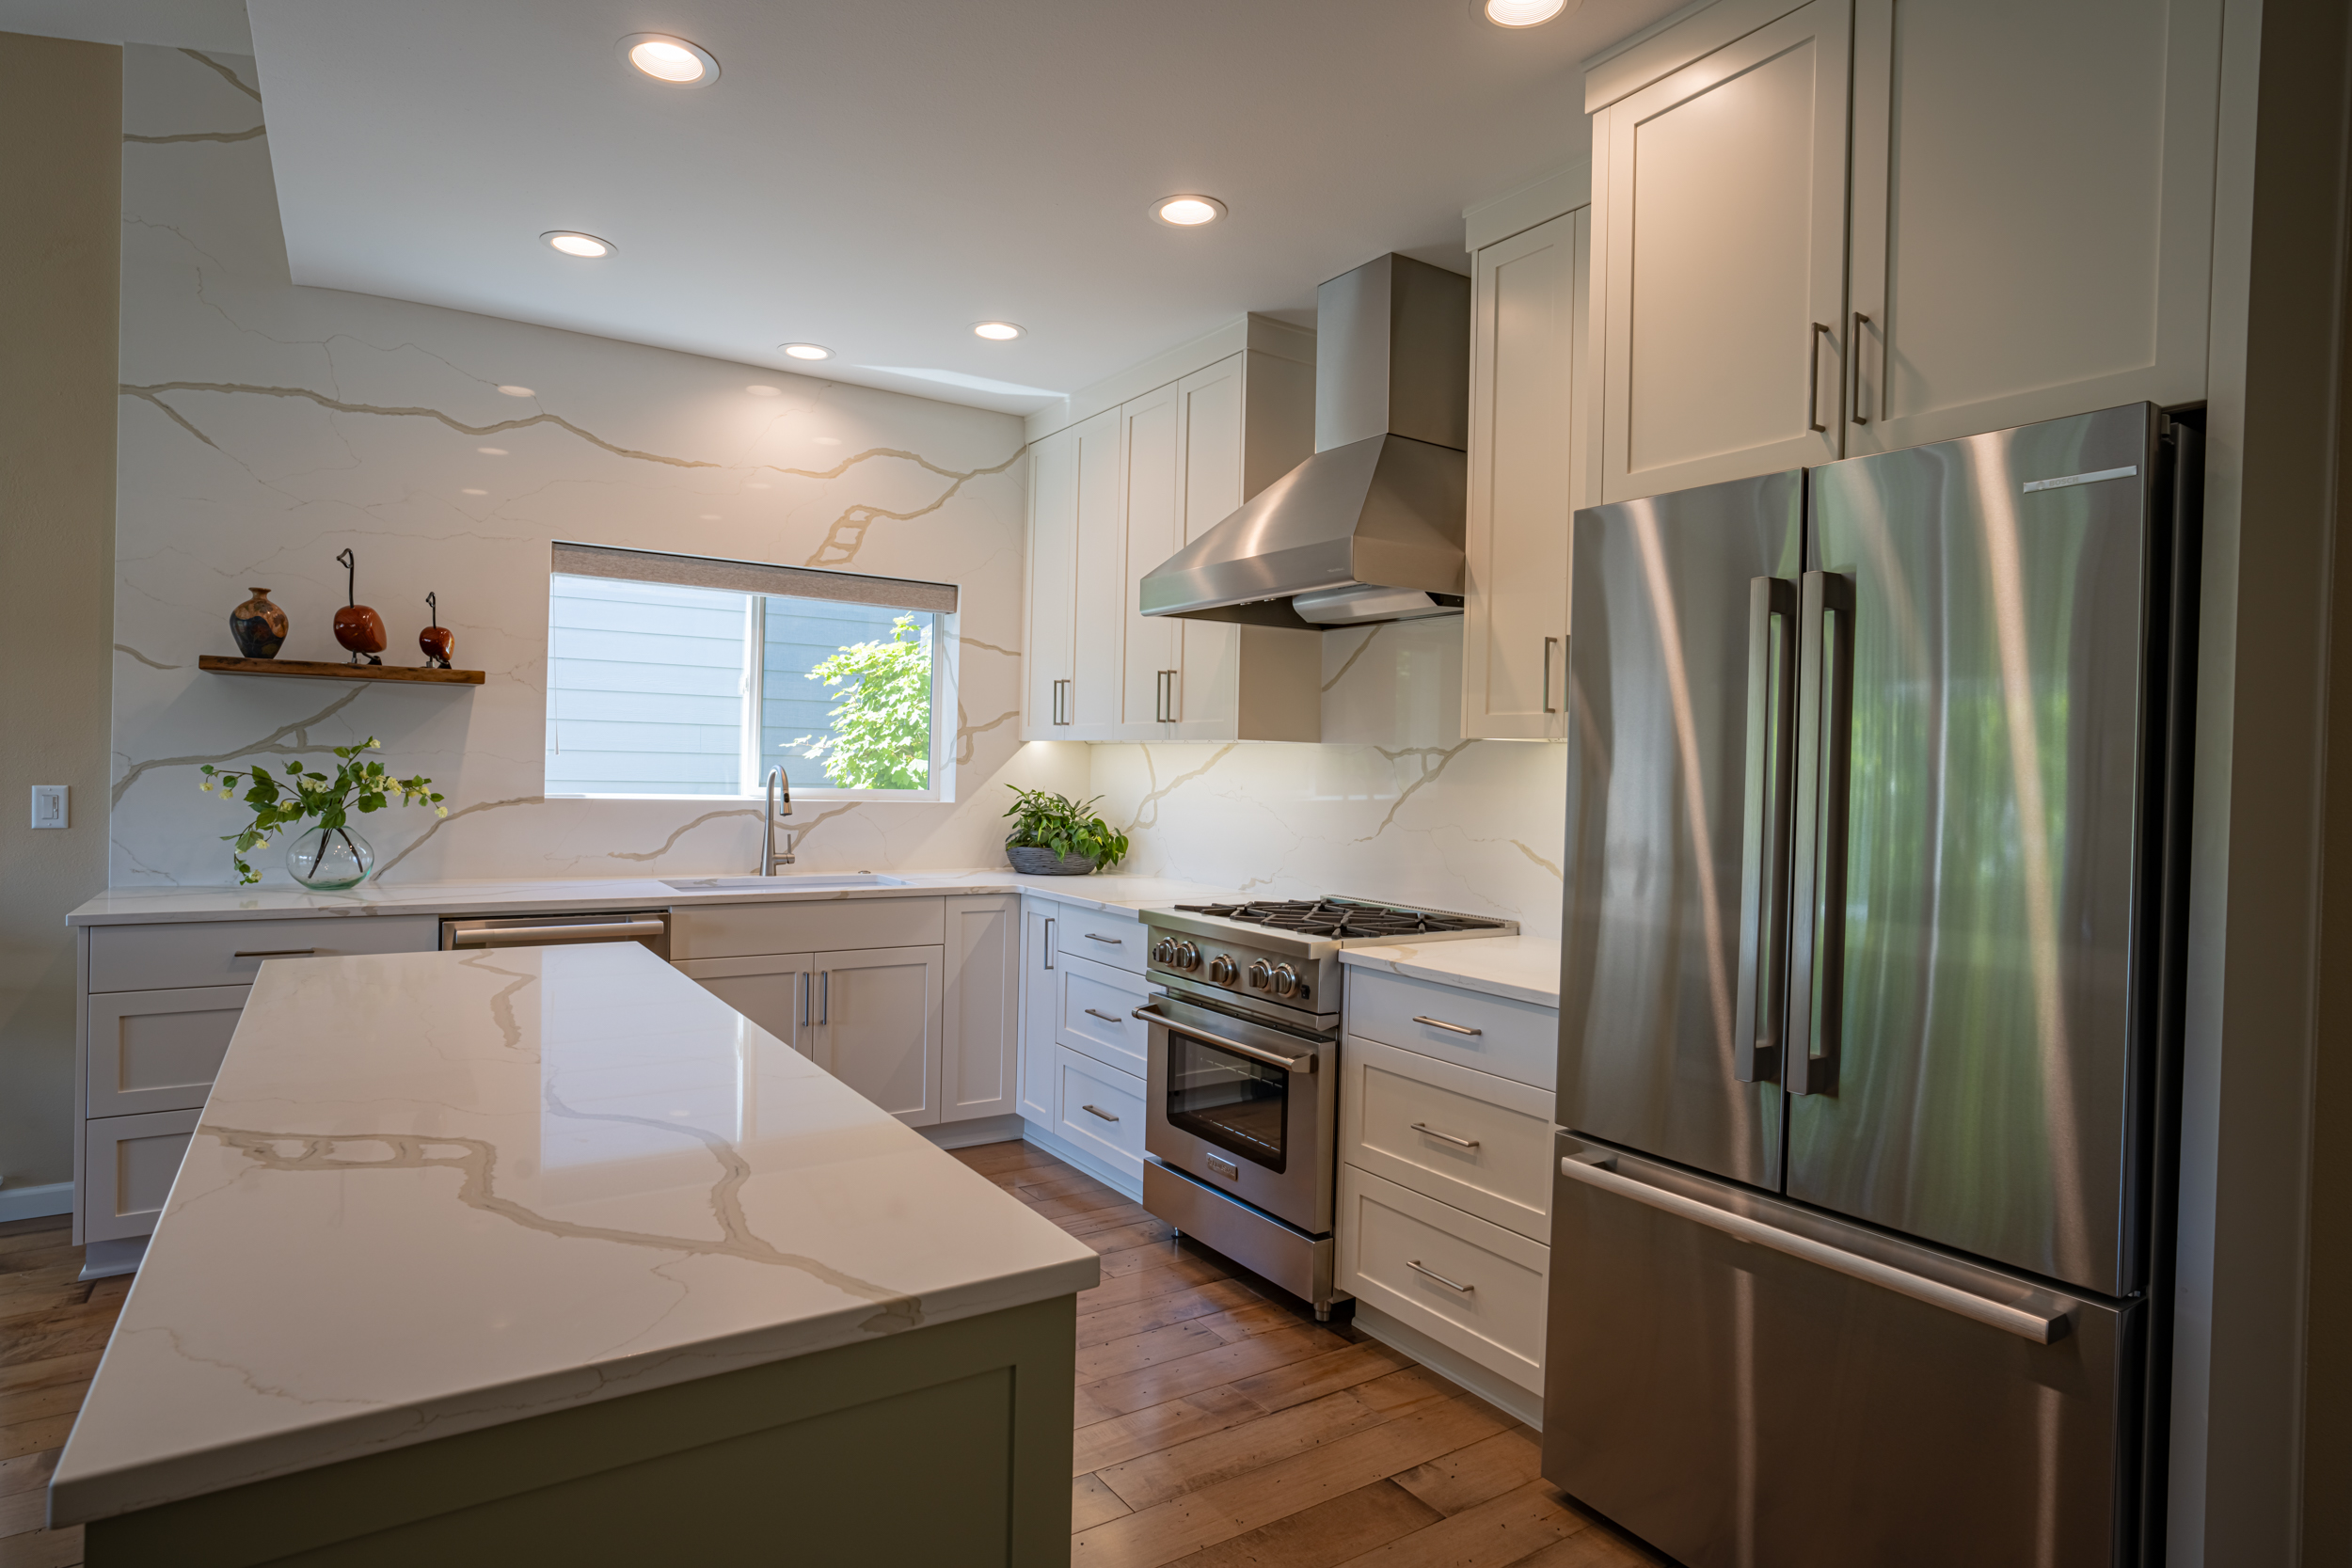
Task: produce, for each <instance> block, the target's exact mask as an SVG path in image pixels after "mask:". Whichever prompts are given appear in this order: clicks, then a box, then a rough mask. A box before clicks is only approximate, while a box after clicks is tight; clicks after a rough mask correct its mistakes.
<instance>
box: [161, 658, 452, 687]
mask: <svg viewBox="0 0 2352 1568" xmlns="http://www.w3.org/2000/svg"><path fill="white" fill-rule="evenodd" d="M196 667H197V668H198V669H199V670H211V671H215V672H216V673H220V674H224V675H295V676H299V677H300V678H302V679H304V680H314V681H411V682H418V683H421V684H423V685H426V686H480V685H481V684H482V682H483V680H484V679H485V676H484V674H483V673H482V672H481V671H479V670H423V669H419V668H418V667H417V666H415V665H413V664H341V663H337V662H335V661H333V660H330V659H312V658H223V657H220V656H219V655H217V654H206V655H204V656H203V657H200V658H199V659H198V660H197V661H196Z"/></svg>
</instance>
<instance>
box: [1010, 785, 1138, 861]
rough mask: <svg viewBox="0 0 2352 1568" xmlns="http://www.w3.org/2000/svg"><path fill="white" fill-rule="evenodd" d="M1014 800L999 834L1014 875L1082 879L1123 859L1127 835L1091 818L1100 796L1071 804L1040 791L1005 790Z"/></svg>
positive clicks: (1102, 821) (1097, 818) (1015, 788)
mask: <svg viewBox="0 0 2352 1568" xmlns="http://www.w3.org/2000/svg"><path fill="white" fill-rule="evenodd" d="M1007 787H1008V788H1009V789H1010V790H1011V791H1012V792H1013V794H1014V795H1015V796H1016V797H1018V799H1016V800H1014V801H1013V803H1012V809H1011V810H1009V811H1008V812H1006V813H1005V815H1006V816H1009V817H1011V818H1012V819H1013V824H1012V832H1009V833H1007V834H1006V835H1005V858H1006V859H1007V860H1009V861H1010V862H1011V863H1012V868H1013V869H1014V870H1015V871H1019V872H1023V873H1025V874H1026V875H1028V876H1032V877H1084V876H1086V875H1087V874H1088V873H1089V872H1093V871H1100V870H1103V869H1104V868H1105V867H1107V866H1113V865H1117V864H1118V863H1120V861H1123V860H1125V859H1126V858H1127V835H1126V834H1125V833H1122V832H1118V831H1117V830H1116V829H1114V828H1113V827H1112V826H1111V825H1110V824H1109V823H1107V822H1105V821H1104V820H1103V818H1102V817H1101V816H1098V815H1096V814H1095V810H1094V807H1095V805H1096V803H1097V802H1098V801H1100V800H1102V799H1103V798H1102V797H1101V796H1100V795H1097V796H1096V797H1095V798H1094V799H1093V800H1072V799H1070V797H1069V796H1067V795H1049V794H1047V793H1046V792H1045V791H1044V790H1041V789H1024V788H1022V787H1021V786H1020V785H1019V784H1010V785H1008V786H1007Z"/></svg>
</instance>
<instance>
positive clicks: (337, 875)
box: [197, 736, 449, 890]
mask: <svg viewBox="0 0 2352 1568" xmlns="http://www.w3.org/2000/svg"><path fill="white" fill-rule="evenodd" d="M378 750H381V748H380V747H379V746H378V744H377V742H376V739H375V737H374V736H368V738H367V739H365V740H363V741H361V742H360V743H359V744H358V745H357V746H338V747H336V748H335V757H336V763H337V766H336V768H335V771H334V772H333V773H331V774H328V773H322V772H320V771H318V770H317V769H316V768H310V769H308V770H306V769H305V768H303V766H302V764H300V763H298V762H290V763H287V764H286V765H285V767H284V768H283V769H282V772H283V774H284V780H283V782H282V783H281V782H280V781H279V779H278V777H276V776H274V775H273V774H272V773H271V772H270V770H269V768H268V766H267V765H266V764H263V763H258V762H257V763H254V764H253V765H252V766H250V767H248V768H232V769H230V771H228V772H225V773H224V772H220V771H217V770H216V769H215V768H214V767H213V765H212V764H211V763H209V762H208V763H206V764H205V765H204V777H203V778H202V779H200V780H199V781H198V783H197V787H198V788H199V789H201V790H204V791H206V792H208V793H209V792H210V791H211V790H212V789H213V787H214V786H215V785H218V786H219V788H220V798H221V799H222V800H226V801H228V802H229V803H230V804H231V805H234V804H237V803H238V802H240V801H242V802H243V803H244V804H245V805H246V806H247V807H249V808H250V809H251V810H252V813H253V820H252V821H251V822H248V823H246V826H245V828H244V829H243V830H242V831H241V832H233V833H223V834H221V835H220V836H221V842H223V843H224V844H231V843H232V844H234V845H235V847H234V848H233V849H231V850H230V855H229V858H230V860H231V861H233V862H234V863H236V867H237V880H238V881H239V882H240V883H244V882H258V881H260V880H261V879H262V874H261V873H260V872H258V871H256V870H254V869H253V867H252V865H251V863H248V862H247V861H246V858H245V857H246V851H247V850H249V849H252V848H254V847H258V846H259V845H261V844H262V843H263V842H265V841H266V840H268V839H270V838H272V837H274V836H275V835H277V834H278V833H279V832H283V831H284V830H285V829H287V828H290V827H293V826H294V824H296V823H299V822H307V821H309V820H310V819H311V818H312V817H316V818H317V819H318V826H317V827H315V828H312V829H310V831H309V832H305V833H302V834H300V835H299V836H298V837H296V838H295V839H294V843H293V844H291V845H290V846H288V847H287V849H286V871H287V873H288V875H290V876H292V877H293V878H294V880H295V881H297V882H300V883H301V884H302V885H303V886H304V887H308V888H319V889H325V890H332V889H337V888H347V887H357V886H358V885H359V884H360V883H361V882H364V881H366V880H367V879H368V873H369V872H371V871H373V870H374V869H375V850H374V849H373V847H371V846H370V845H369V843H368V841H367V840H366V839H364V838H362V837H360V836H359V832H358V830H357V829H355V828H353V827H352V826H351V813H353V812H355V811H357V812H361V813H366V812H372V811H382V810H383V809H384V808H385V807H386V806H389V805H390V804H391V803H392V797H393V796H395V795H397V796H398V797H399V798H400V803H401V804H402V805H404V806H428V805H429V806H431V807H432V808H433V815H434V816H448V815H449V808H448V807H447V806H445V805H443V804H441V798H440V796H438V795H437V794H436V793H434V791H433V781H432V780H431V779H428V778H426V777H424V776H423V775H422V774H419V775H417V776H416V777H415V778H410V779H395V778H393V777H392V776H391V775H390V774H389V773H388V772H386V771H385V770H384V765H383V764H382V763H380V762H363V761H361V760H360V757H361V754H362V753H363V752H373V751H378ZM241 783H243V784H249V785H250V787H248V788H247V789H246V792H245V793H244V795H242V796H240V795H238V794H237V786H238V785H239V784H241Z"/></svg>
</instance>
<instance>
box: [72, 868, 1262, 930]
mask: <svg viewBox="0 0 2352 1568" xmlns="http://www.w3.org/2000/svg"><path fill="white" fill-rule="evenodd" d="M804 875H806V876H807V877H808V878H809V879H811V880H817V879H822V878H823V877H825V876H826V875H827V873H825V872H821V871H811V872H807V873H804ZM833 875H842V873H833ZM883 875H885V876H889V877H895V878H898V879H899V880H901V881H902V882H903V883H904V884H905V885H904V886H901V887H858V888H842V887H795V886H794V885H793V882H794V877H793V874H792V873H789V872H786V873H783V874H781V875H779V876H776V877H774V878H771V879H770V880H771V882H772V883H773V885H772V886H768V887H755V888H741V889H732V888H730V889H712V888H698V889H685V890H681V889H678V888H674V887H672V886H670V885H669V884H668V883H667V882H663V881H659V880H656V879H653V878H650V877H648V878H644V879H597V880H589V879H580V878H550V879H547V880H544V881H471V882H362V883H360V884H359V885H358V887H356V888H351V889H348V890H346V891H345V892H342V893H313V892H311V891H310V890H309V889H308V888H302V887H294V886H288V885H283V884H279V885H266V884H265V885H258V886H254V887H191V888H110V889H108V890H107V891H106V892H104V893H102V894H99V895H96V896H95V897H93V898H91V899H89V900H88V901H87V902H86V903H84V904H83V905H81V906H80V907H79V908H78V909H76V910H74V911H73V912H72V913H71V914H69V915H67V916H66V924H67V925H69V926H131V925H144V924H156V923H164V922H177V921H191V920H281V919H288V918H294V917H302V916H311V915H341V916H355V915H357V916H366V915H376V914H467V915H496V914H548V913H553V912H556V911H581V912H583V913H594V912H596V911H604V910H645V909H684V908H688V907H690V906H693V905H706V904H767V903H775V902H779V901H782V900H787V899H789V900H793V901H806V900H812V899H819V898H936V897H938V896H939V895H942V894H951V893H1030V894H1036V895H1041V896H1042V897H1047V898H1053V899H1057V900H1059V901H1060V902H1062V903H1065V904H1078V905H1083V906H1085V907H1086V908H1089V909H1097V910H1142V909H1152V908H1154V907H1157V906H1160V905H1166V904H1172V903H1175V902H1176V901H1177V900H1179V899H1184V900H1187V901H1197V900H1200V899H1204V898H1214V897H1219V896H1231V892H1230V890H1228V889H1223V888H1212V887H1203V886H1201V885H1200V883H1198V882H1180V881H1169V880H1167V879H1163V878H1158V877H1120V876H1115V875H1113V876H1104V875H1102V874H1100V873H1098V874H1096V875H1094V876H1091V877H1024V876H1020V875H1018V874H1017V873H1015V872H1013V871H1011V870H1009V869H1006V868H1003V867H999V868H997V869H996V870H993V871H890V872H885V873H883ZM690 879H691V878H689V877H680V878H679V880H681V881H685V880H690Z"/></svg>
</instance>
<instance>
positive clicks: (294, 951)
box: [229, 947, 318, 958]
mask: <svg viewBox="0 0 2352 1568" xmlns="http://www.w3.org/2000/svg"><path fill="white" fill-rule="evenodd" d="M317 952H318V949H317V948H315V947H259V948H253V949H249V950H240V951H238V952H234V953H231V954H230V955H229V956H230V958H310V957H312V956H313V955H315V954H316V953H317Z"/></svg>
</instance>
